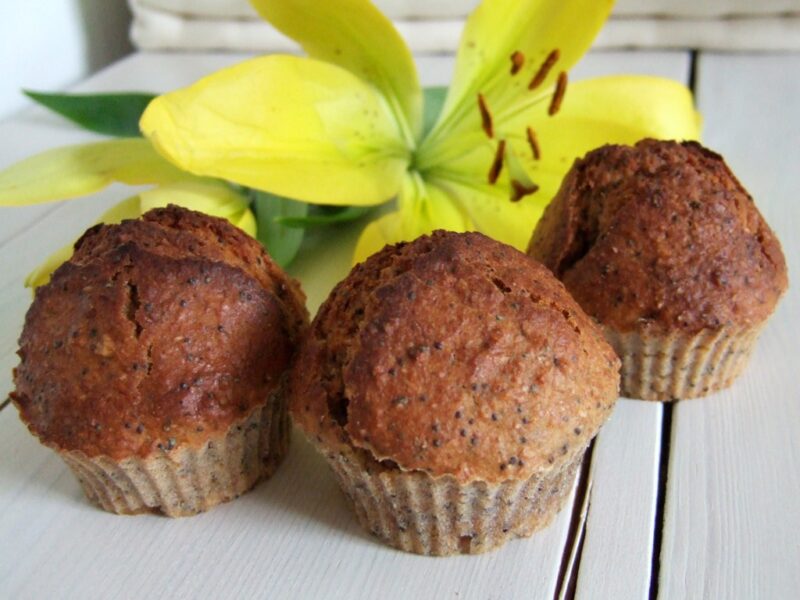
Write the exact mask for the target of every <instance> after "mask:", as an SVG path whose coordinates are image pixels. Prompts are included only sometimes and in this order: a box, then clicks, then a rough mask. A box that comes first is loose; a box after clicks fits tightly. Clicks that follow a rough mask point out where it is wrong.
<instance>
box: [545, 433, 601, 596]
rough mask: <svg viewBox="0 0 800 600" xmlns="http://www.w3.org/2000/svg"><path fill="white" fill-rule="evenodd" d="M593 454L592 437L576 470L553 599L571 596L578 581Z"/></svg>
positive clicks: (588, 503) (588, 502)
mask: <svg viewBox="0 0 800 600" xmlns="http://www.w3.org/2000/svg"><path fill="white" fill-rule="evenodd" d="M593 454H594V440H592V442H591V444H590V445H589V448H587V450H586V455H585V456H584V457H583V461H582V462H581V469H580V472H579V474H578V483H577V485H576V486H575V499H574V500H573V502H572V516H571V518H570V523H569V531H568V532H567V539H566V541H565V542H564V551H563V553H562V555H561V565H560V566H559V568H558V579H557V580H556V590H555V594H554V598H555V600H562V599H564V598H569V599H571V598H573V597H574V596H575V585H576V583H577V581H578V570H579V569H580V562H581V556H582V553H583V539H584V537H585V535H584V534H585V533H586V519H587V516H588V514H589V506H590V504H591V502H590V496H591V488H592V482H591V478H590V473H591V467H592V455H593Z"/></svg>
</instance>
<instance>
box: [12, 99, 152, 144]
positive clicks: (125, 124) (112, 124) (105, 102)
mask: <svg viewBox="0 0 800 600" xmlns="http://www.w3.org/2000/svg"><path fill="white" fill-rule="evenodd" d="M23 91H24V93H25V95H26V96H28V97H29V98H30V99H32V100H34V101H36V102H38V103H39V104H41V105H42V106H45V107H46V108H49V109H50V110H52V111H53V112H56V113H58V114H60V115H61V116H62V117H66V118H67V119H69V120H70V121H74V122H75V123H77V124H78V125H80V126H81V127H83V128H84V129H88V130H89V131H95V132H97V133H102V134H104V135H112V136H116V137H136V136H140V135H141V133H140V131H139V118H140V117H141V116H142V113H143V112H144V109H145V108H147V105H148V104H149V103H150V101H151V100H152V99H153V98H155V95H154V94H146V93H138V92H131V93H124V94H46V93H42V92H32V91H30V90H23Z"/></svg>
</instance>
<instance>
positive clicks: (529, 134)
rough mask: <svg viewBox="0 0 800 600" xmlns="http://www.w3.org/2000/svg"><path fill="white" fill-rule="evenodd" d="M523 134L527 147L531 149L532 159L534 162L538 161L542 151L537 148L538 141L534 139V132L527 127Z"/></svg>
mask: <svg viewBox="0 0 800 600" xmlns="http://www.w3.org/2000/svg"><path fill="white" fill-rule="evenodd" d="M525 132H526V134H527V138H528V145H529V146H530V147H531V153H532V154H533V158H534V160H539V159H540V158H542V151H541V148H539V140H537V139H536V132H535V131H534V130H533V128H532V127H528V128H527V129H526V130H525Z"/></svg>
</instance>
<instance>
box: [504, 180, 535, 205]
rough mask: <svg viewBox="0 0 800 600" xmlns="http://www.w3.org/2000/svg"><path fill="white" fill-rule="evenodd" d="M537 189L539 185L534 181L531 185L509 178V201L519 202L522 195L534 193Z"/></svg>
mask: <svg viewBox="0 0 800 600" xmlns="http://www.w3.org/2000/svg"><path fill="white" fill-rule="evenodd" d="M537 191H539V186H538V185H536V184H535V183H532V184H531V185H525V184H524V183H520V182H519V181H517V180H516V179H512V180H511V201H512V202H519V201H520V200H522V198H523V197H525V196H528V195H530V194H534V193H536V192H537Z"/></svg>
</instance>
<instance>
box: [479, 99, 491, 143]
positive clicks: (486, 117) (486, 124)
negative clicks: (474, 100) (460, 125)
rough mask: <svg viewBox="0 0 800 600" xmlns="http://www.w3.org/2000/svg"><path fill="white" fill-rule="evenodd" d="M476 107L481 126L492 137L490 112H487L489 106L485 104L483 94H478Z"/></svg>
mask: <svg viewBox="0 0 800 600" xmlns="http://www.w3.org/2000/svg"><path fill="white" fill-rule="evenodd" d="M478 108H479V109H480V111H481V126H482V127H483V130H484V131H485V132H486V135H487V136H489V137H490V138H493V137H494V126H493V125H492V113H490V112H489V106H488V105H487V104H486V98H484V97H483V94H478Z"/></svg>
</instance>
